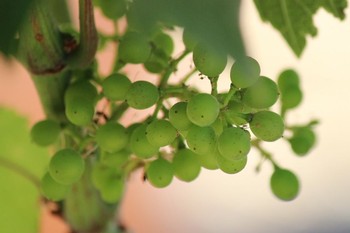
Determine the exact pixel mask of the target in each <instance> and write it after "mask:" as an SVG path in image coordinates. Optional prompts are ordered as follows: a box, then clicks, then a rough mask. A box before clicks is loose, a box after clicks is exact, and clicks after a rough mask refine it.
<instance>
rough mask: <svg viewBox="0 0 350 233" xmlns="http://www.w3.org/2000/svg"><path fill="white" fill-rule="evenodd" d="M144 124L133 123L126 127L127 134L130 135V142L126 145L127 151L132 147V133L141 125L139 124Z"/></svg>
mask: <svg viewBox="0 0 350 233" xmlns="http://www.w3.org/2000/svg"><path fill="white" fill-rule="evenodd" d="M141 125H142V124H141V123H134V124H131V125H129V126H128V127H127V128H126V134H127V135H128V142H129V143H128V144H127V145H126V147H125V150H127V151H131V147H130V145H131V143H130V142H131V135H132V133H133V132H134V130H135V129H136V128H137V127H139V126H141Z"/></svg>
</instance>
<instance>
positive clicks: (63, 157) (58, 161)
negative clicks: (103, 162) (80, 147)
mask: <svg viewBox="0 0 350 233" xmlns="http://www.w3.org/2000/svg"><path fill="white" fill-rule="evenodd" d="M84 168H85V162H84V159H83V158H82V157H81V156H80V155H79V154H78V153H77V152H75V151H74V150H72V149H63V150H60V151H57V152H56V153H55V155H54V156H53V157H52V158H51V160H50V164H49V172H50V175H51V177H52V178H53V179H54V180H55V181H56V182H58V183H60V184H65V185H70V184H73V183H75V182H77V181H78V180H79V179H80V178H81V176H82V175H83V172H84Z"/></svg>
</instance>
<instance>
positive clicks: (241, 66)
mask: <svg viewBox="0 0 350 233" xmlns="http://www.w3.org/2000/svg"><path fill="white" fill-rule="evenodd" d="M230 77H231V82H232V83H233V85H235V86H236V87H238V88H247V87H249V86H251V85H253V84H254V83H255V82H257V81H258V79H259V77H260V66H259V63H258V62H257V61H256V60H255V59H254V58H251V57H244V58H242V59H239V60H237V61H235V63H234V64H233V65H232V67H231V72H230Z"/></svg>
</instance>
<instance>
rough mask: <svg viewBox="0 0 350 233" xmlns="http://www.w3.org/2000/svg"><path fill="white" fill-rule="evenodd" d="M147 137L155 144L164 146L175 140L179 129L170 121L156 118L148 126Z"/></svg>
mask: <svg viewBox="0 0 350 233" xmlns="http://www.w3.org/2000/svg"><path fill="white" fill-rule="evenodd" d="M146 137H147V139H148V141H149V143H151V144H152V145H153V146H156V147H162V146H166V145H169V144H171V143H172V142H173V141H174V140H175V138H176V137H177V131H176V129H175V128H174V126H172V124H171V123H170V122H169V121H167V120H155V121H153V122H151V123H150V124H149V125H148V126H147V129H146Z"/></svg>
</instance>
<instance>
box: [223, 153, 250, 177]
mask: <svg viewBox="0 0 350 233" xmlns="http://www.w3.org/2000/svg"><path fill="white" fill-rule="evenodd" d="M216 159H217V162H218V166H219V168H220V170H222V171H223V172H225V173H227V174H236V173H238V172H240V171H242V170H243V169H244V168H245V166H246V165H247V156H246V155H245V156H243V157H241V158H240V159H237V160H229V159H226V158H224V157H223V156H221V155H220V154H219V155H217V157H216Z"/></svg>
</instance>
